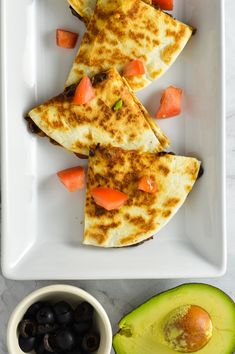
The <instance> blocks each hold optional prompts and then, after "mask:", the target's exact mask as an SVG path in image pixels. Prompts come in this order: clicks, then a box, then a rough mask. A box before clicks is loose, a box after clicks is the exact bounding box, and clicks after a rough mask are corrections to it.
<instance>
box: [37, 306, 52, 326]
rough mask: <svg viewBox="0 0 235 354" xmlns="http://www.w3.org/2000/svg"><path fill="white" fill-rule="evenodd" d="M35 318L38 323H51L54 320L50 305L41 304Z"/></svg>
mask: <svg viewBox="0 0 235 354" xmlns="http://www.w3.org/2000/svg"><path fill="white" fill-rule="evenodd" d="M36 320H37V322H38V323H39V324H52V323H54V322H55V316H54V313H53V311H52V308H51V306H50V305H45V306H43V307H42V308H41V309H40V310H39V311H38V312H37V314H36Z"/></svg>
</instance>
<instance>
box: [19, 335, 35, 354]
mask: <svg viewBox="0 0 235 354" xmlns="http://www.w3.org/2000/svg"><path fill="white" fill-rule="evenodd" d="M35 342H36V338H35V337H29V338H24V337H22V336H19V347H20V349H21V350H22V351H23V352H25V353H29V352H31V350H33V348H34V345H35Z"/></svg>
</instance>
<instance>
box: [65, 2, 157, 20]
mask: <svg viewBox="0 0 235 354" xmlns="http://www.w3.org/2000/svg"><path fill="white" fill-rule="evenodd" d="M67 1H68V3H69V5H70V6H71V7H72V9H73V10H74V11H75V12H76V13H77V14H78V15H79V16H80V17H81V18H82V20H83V21H84V22H85V23H86V24H88V23H89V21H90V19H91V16H92V15H93V13H94V10H95V6H96V3H97V0H67ZM143 1H144V2H146V4H150V5H151V4H152V0H143Z"/></svg>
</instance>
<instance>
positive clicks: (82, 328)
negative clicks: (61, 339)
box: [73, 320, 92, 334]
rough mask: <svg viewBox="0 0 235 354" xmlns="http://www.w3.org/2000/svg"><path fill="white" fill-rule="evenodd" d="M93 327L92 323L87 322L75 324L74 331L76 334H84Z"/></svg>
mask: <svg viewBox="0 0 235 354" xmlns="http://www.w3.org/2000/svg"><path fill="white" fill-rule="evenodd" d="M91 327H92V321H91V320H89V321H85V322H77V323H76V322H75V323H74V324H73V329H74V332H75V333H76V334H84V333H86V332H87V331H89V330H90V329H91Z"/></svg>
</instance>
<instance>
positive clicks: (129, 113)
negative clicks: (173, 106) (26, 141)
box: [28, 69, 168, 156]
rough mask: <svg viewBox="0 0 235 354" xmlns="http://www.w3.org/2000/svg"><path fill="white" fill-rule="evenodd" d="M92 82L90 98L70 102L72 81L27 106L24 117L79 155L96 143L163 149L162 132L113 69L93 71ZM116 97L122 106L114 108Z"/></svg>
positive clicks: (72, 88) (142, 149) (153, 149)
mask: <svg viewBox="0 0 235 354" xmlns="http://www.w3.org/2000/svg"><path fill="white" fill-rule="evenodd" d="M92 82H93V88H94V91H95V98H94V99H93V100H92V101H90V102H88V103H86V104H84V105H75V104H73V103H72V99H73V94H74V91H75V89H76V85H75V86H73V87H70V88H69V89H68V90H67V91H65V92H64V93H63V94H61V95H59V96H57V97H55V98H52V99H51V100H49V101H47V102H46V103H44V104H42V105H41V106H39V107H37V108H34V109H33V110H31V111H30V112H29V114H28V117H29V118H30V119H32V120H33V122H34V123H35V124H36V125H37V127H38V128H39V129H40V130H42V131H43V132H44V133H45V134H46V135H47V136H48V137H49V138H50V139H52V140H54V141H56V142H57V143H58V144H59V145H61V146H63V147H64V148H66V149H67V150H69V151H72V152H75V153H77V154H80V155H83V156H88V155H89V151H90V150H93V149H94V148H95V147H96V145H97V144H102V145H105V146H111V145H113V146H118V147H122V148H125V149H137V150H140V151H155V152H156V151H162V150H164V148H165V147H166V146H167V145H168V140H167V138H166V136H165V135H164V134H163V133H162V131H161V129H160V127H159V126H158V125H157V124H156V122H155V121H154V120H153V119H152V118H151V117H150V116H149V114H148V113H147V111H146V110H145V108H144V107H143V106H142V104H141V103H140V102H139V101H138V99H137V98H136V97H135V95H134V94H133V92H132V91H131V90H130V88H129V86H128V85H127V84H126V82H125V79H123V78H122V77H121V76H120V75H119V74H118V72H117V71H116V70H115V69H110V70H109V71H107V72H104V73H101V74H99V75H96V76H95V77H94V78H93V79H92ZM118 100H122V107H121V108H120V109H118V110H117V111H115V110H114V109H113V107H114V105H115V103H116V102H117V101H118Z"/></svg>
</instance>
